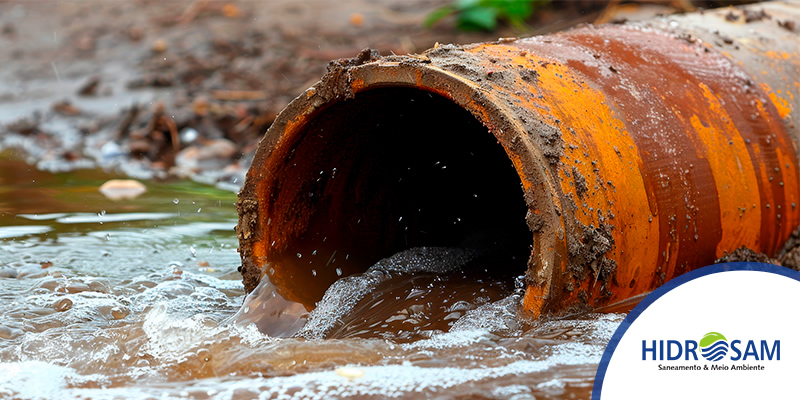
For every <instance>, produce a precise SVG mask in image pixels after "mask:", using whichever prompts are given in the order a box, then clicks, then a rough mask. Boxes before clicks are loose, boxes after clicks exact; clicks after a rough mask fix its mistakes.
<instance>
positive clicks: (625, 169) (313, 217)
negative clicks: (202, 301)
mask: <svg viewBox="0 0 800 400" xmlns="http://www.w3.org/2000/svg"><path fill="white" fill-rule="evenodd" d="M761 10H763V12H761ZM790 21H800V6H799V5H798V4H797V3H784V2H773V3H765V4H759V5H755V6H748V7H744V8H739V9H732V8H731V9H722V10H715V11H706V12H704V13H694V14H688V15H684V16H677V17H668V18H662V19H657V20H654V21H649V22H645V23H635V24H628V25H605V26H599V27H594V26H585V27H581V28H578V29H574V30H571V31H568V32H564V33H557V34H553V35H546V36H540V37H533V38H528V39H520V40H500V41H499V42H495V43H481V44H473V45H467V46H452V45H448V46H438V47H437V48H434V49H431V50H428V51H426V52H425V53H423V54H421V55H411V56H390V57H379V56H377V55H376V54H375V53H373V52H368V51H365V52H362V54H360V55H359V57H357V58H354V59H350V60H339V61H337V62H333V63H332V64H331V67H330V68H329V72H328V73H327V74H326V75H325V76H324V77H323V78H322V80H321V81H320V82H319V83H317V84H316V85H314V86H313V87H311V88H310V89H308V90H306V92H305V93H303V94H302V95H300V96H299V97H298V98H297V99H295V100H294V101H293V102H292V103H291V104H290V105H289V106H288V107H287V108H286V109H285V110H284V111H283V112H282V113H281V114H280V115H279V117H278V118H277V120H276V122H275V123H274V124H273V126H272V127H270V129H269V131H268V132H267V134H266V136H265V137H264V139H263V141H262V143H261V144H260V146H259V149H258V152H257V153H256V156H255V159H254V162H253V165H252V167H251V168H250V171H249V173H248V176H247V181H246V183H245V186H244V188H243V190H242V192H241V193H240V198H239V204H238V208H239V213H240V221H239V226H238V234H239V239H240V252H241V256H242V273H243V276H244V283H245V287H246V288H247V289H248V291H250V290H252V289H253V288H254V287H255V285H256V284H257V283H258V281H259V280H260V279H262V277H263V276H264V275H268V276H269V278H270V279H271V280H272V282H273V283H274V284H275V285H276V286H277V287H278V288H279V289H280V290H281V292H282V293H283V294H284V296H285V297H287V298H288V299H291V300H294V301H300V302H302V303H304V304H306V305H307V306H308V307H313V305H314V302H315V301H317V300H319V298H320V297H321V296H322V293H323V292H324V290H325V288H326V287H327V286H328V285H329V284H330V283H332V282H333V281H334V280H335V279H337V278H338V276H342V275H347V274H352V273H355V272H359V271H363V270H365V269H366V268H367V267H369V265H371V263H373V262H375V261H377V260H378V259H380V258H383V257H386V256H388V255H390V254H392V252H394V251H397V250H399V249H402V248H403V247H404V246H410V245H412V244H422V245H427V244H430V245H436V244H439V242H441V241H443V240H444V239H446V237H447V235H457V234H459V231H458V230H457V229H455V228H452V227H450V228H441V229H440V228H438V226H439V225H437V224H436V223H438V222H441V224H442V226H444V225H446V224H447V223H449V222H446V223H445V222H443V221H444V220H445V219H447V218H450V217H452V215H450V216H448V217H447V218H444V217H442V221H439V220H437V219H436V218H437V217H435V216H423V215H422V213H423V212H424V211H422V208H423V207H420V214H419V215H418V214H414V212H413V210H410V208H411V207H406V206H405V205H404V204H406V203H407V202H412V203H413V202H414V201H419V202H421V203H419V204H425V206H426V207H427V206H428V205H429V202H433V201H434V200H419V199H416V200H415V198H414V196H410V195H408V193H407V192H406V191H404V189H403V188H405V187H399V186H397V185H398V184H393V183H392V184H389V183H385V182H389V181H390V180H391V181H392V182H394V180H395V179H396V178H398V177H400V178H399V179H400V180H401V181H402V178H403V175H401V174H400V175H398V174H399V173H397V172H396V171H395V170H394V169H392V168H394V165H395V164H397V163H401V162H406V161H407V159H406V158H403V157H401V156H398V155H397V154H396V153H397V152H393V150H392V149H394V148H398V149H402V152H406V153H409V154H408V159H416V158H415V154H416V153H418V152H419V153H420V154H421V155H420V157H422V159H424V158H425V157H435V155H436V154H437V152H438V154H442V156H443V157H445V156H447V155H452V154H455V153H459V154H461V153H463V154H467V153H471V154H475V153H474V152H473V151H472V150H470V149H473V148H474V149H475V151H478V152H483V151H487V152H489V151H490V150H485V149H487V148H496V149H501V150H502V151H501V153H500V154H501V158H503V157H502V155H503V154H504V155H505V157H504V159H505V160H510V163H511V164H512V165H513V170H514V171H515V172H516V174H513V173H512V175H513V179H515V180H516V182H521V184H522V185H521V187H522V189H521V190H520V189H519V184H518V183H517V184H516V185H511V186H516V187H514V188H512V189H508V190H510V191H509V193H511V192H513V191H516V193H518V194H519V195H520V196H518V197H519V198H520V200H519V201H520V202H522V201H523V200H521V199H524V203H523V204H524V205H523V206H522V207H523V209H522V211H521V213H517V214H514V212H516V211H514V212H512V211H508V212H507V210H505V208H506V207H504V206H503V205H502V203H499V202H493V200H492V201H488V202H487V203H481V204H479V205H477V206H476V207H477V208H475V209H477V210H479V211H480V210H483V212H482V213H481V212H477V213H475V214H478V215H489V216H490V217H489V218H484V219H480V220H479V221H478V222H474V224H476V225H475V226H479V225H480V226H481V227H486V226H488V227H491V228H500V229H501V230H502V229H504V228H503V226H504V225H503V224H502V223H498V224H496V225H492V224H493V223H494V222H493V219H492V217H493V216H497V219H498V220H500V219H502V220H504V221H505V220H506V218H511V216H516V217H518V219H519V220H520V221H523V220H524V221H525V222H524V224H525V225H524V226H525V227H526V228H527V229H526V231H523V232H522V233H521V235H522V236H523V239H524V241H525V242H526V243H527V244H528V246H529V247H526V248H525V253H526V254H528V253H529V254H528V255H529V260H528V263H527V266H526V267H524V268H525V269H526V279H527V287H526V294H525V297H524V300H523V309H524V310H526V311H528V312H530V313H532V314H533V315H535V316H538V315H541V314H542V313H558V312H564V311H570V310H584V309H589V308H597V307H601V306H606V305H609V304H615V303H619V302H623V301H625V300H626V299H630V298H632V297H634V296H637V295H639V294H642V293H647V292H649V291H651V290H653V289H654V288H656V287H658V286H659V285H661V284H663V283H664V282H666V281H668V280H670V279H672V278H673V277H675V276H677V275H679V274H682V273H684V272H686V271H689V270H691V269H693V268H698V267H701V266H704V265H707V264H710V263H712V262H713V261H714V260H715V259H717V258H718V257H721V256H723V255H724V254H725V253H726V252H730V251H732V250H734V249H736V248H738V247H740V246H747V247H749V248H750V249H753V250H755V251H758V252H763V253H766V254H768V255H773V254H775V253H776V252H777V251H778V250H779V248H780V247H781V245H782V244H783V243H784V241H785V240H786V239H787V238H788V237H789V235H790V233H791V232H792V231H793V230H794V229H795V228H796V227H797V226H798V223H800V210H798V207H797V203H798V202H800V180H799V179H798V176H799V175H798V174H799V172H798V156H797V154H798V153H797V151H798V147H797V140H798V137H800V136H799V134H800V132H798V129H799V128H798V126H797V121H798V120H800V114H799V113H800V53H799V51H800V36H799V35H798V33H797V32H796V31H793V30H792V29H793V28H792V27H793V26H794V25H792V24H793V23H792V22H790ZM428 94H430V95H429V96H428V97H430V98H431V99H432V100H427V98H426V97H425V95H428ZM398 99H404V100H402V101H401V100H398ZM437 99H440V100H437ZM414 101H418V102H422V101H426V102H427V103H425V104H426V105H425V106H424V107H421V108H413V107H412V106H410V105H409V104H411V102H414ZM433 107H442V110H443V111H442V112H441V116H442V118H445V117H447V118H448V119H449V121H445V122H444V123H443V122H442V121H441V119H442V118H439V117H438V116H437V113H436V110H433V111H431V110H430V109H431V108H433ZM448 107H451V108H454V109H453V110H451V109H450V108H448ZM445 109H446V110H447V111H444V110H445ZM455 109H457V110H455ZM463 110H466V112H463ZM459 112H463V115H462V114H459ZM467 112H468V113H467ZM406 114H408V115H413V116H414V118H418V119H419V121H417V123H416V124H414V123H411V122H403V123H402V124H403V131H402V132H396V131H392V130H391V129H393V128H392V125H395V124H396V123H397V122H396V121H405V119H404V118H406ZM384 116H391V118H393V119H394V120H392V119H389V120H386V118H384ZM382 118H383V119H382ZM469 119H474V120H475V121H477V126H478V127H479V128H480V129H482V130H483V132H482V133H481V134H479V135H477V136H481V137H488V138H490V140H489V141H490V142H492V143H495V142H496V143H499V146H497V145H493V144H492V143H489V144H488V145H485V144H482V143H483V142H480V141H479V139H473V136H471V135H472V133H470V132H472V131H474V130H475V128H474V127H473V126H472V125H469V123H468V122H464V121H467V120H469ZM395 120H396V121H395ZM381 123H383V127H380V126H381ZM448 124H450V125H453V126H457V130H458V131H459V132H464V133H463V135H462V134H461V133H459V132H455V133H453V132H449V131H448V128H447V127H448ZM463 124H466V125H463ZM376 125H377V126H376ZM385 129H389V131H391V134H389V133H386V132H389V131H385ZM480 129H479V130H480ZM487 131H488V132H487ZM404 132H405V133H404ZM419 132H422V133H419ZM489 132H490V133H491V134H492V135H493V137H492V136H491V135H489ZM448 135H449V136H448ZM440 136H443V137H444V136H446V137H447V139H446V140H445V139H441V140H439V139H438V138H439V137H440ZM407 141H416V143H414V144H413V145H409V144H408V143H407ZM462 141H463V142H468V143H471V144H470V145H463V146H462V147H456V149H457V150H453V151H450V150H448V149H449V148H450V147H449V146H450V145H451V144H452V143H459V142H462ZM428 145H430V146H436V149H435V151H429V152H427V151H426V150H424V149H425V148H426V146H428ZM470 146H472V147H470ZM420 149H423V150H420ZM398 151H400V150H398ZM492 154H493V153H492ZM481 155H482V156H485V157H486V158H485V159H487V160H488V159H492V160H496V159H494V158H491V157H493V156H492V155H491V154H490V153H486V154H484V153H481ZM452 157H455V156H452ZM465 157H466V156H465ZM452 159H453V160H455V158H452ZM432 160H433V159H432V158H430V159H429V161H432ZM407 162H411V161H407ZM505 162H506V163H508V161H505ZM492 163H497V161H493V162H492ZM490 164H491V163H489V162H488V161H487V162H486V163H485V165H484V164H482V161H481V160H473V161H469V162H464V163H461V164H459V165H461V167H463V168H465V169H464V171H472V172H470V174H472V175H471V177H470V178H469V179H467V178H464V177H463V176H462V177H460V178H454V179H459V180H458V184H455V185H452V186H447V182H449V180H448V179H447V178H446V177H445V178H442V177H434V176H433V173H432V172H425V173H420V174H417V175H414V179H417V180H421V179H425V178H426V177H427V178H429V179H431V180H434V181H433V182H432V183H428V184H425V185H424V186H411V187H412V188H413V187H424V188H426V190H435V189H436V187H437V186H439V185H444V186H447V191H444V192H441V196H446V195H448V193H451V192H452V193H455V192H458V193H460V191H462V189H463V188H464V187H469V186H470V185H471V184H472V183H473V181H471V180H470V179H473V178H474V185H475V186H481V185H488V186H486V188H487V189H486V190H485V191H484V192H485V193H487V194H488V195H489V197H490V198H491V197H492V196H493V195H492V193H499V192H498V191H499V190H500V186H497V187H495V186H492V185H493V182H492V179H491V178H489V179H485V178H484V177H483V175H482V173H480V172H474V171H480V170H481V169H482V168H484V167H485V168H488V169H489V170H491V171H494V172H497V173H498V174H502V173H503V172H502V171H503V169H502V168H501V167H497V168H496V169H491V167H490V166H489V165H490ZM500 164H502V162H500ZM404 165H405V164H404ZM420 165H422V164H420ZM425 165H427V164H425ZM474 165H478V166H479V167H478V168H477V169H476V168H475V167H474ZM414 167H415V168H416V167H418V165H416V164H414ZM408 168H409V170H411V167H410V166H409V167H408ZM470 168H472V169H470ZM376 171H377V172H376ZM382 171H383V172H382ZM462 175H463V174H462ZM498 185H499V184H498ZM467 192H468V189H464V193H467ZM484 192H482V193H484ZM437 193H438V192H437ZM476 194H477V193H476ZM422 195H424V194H422ZM437 196H439V195H437ZM431 197H435V196H431ZM495 197H497V196H495ZM498 198H499V197H498ZM453 199H454V201H452V202H451V203H449V204H451V205H453V207H455V208H456V209H457V210H458V211H467V210H472V209H469V208H468V206H467V205H466V204H467V201H466V200H463V201H462V200H461V199H462V198H461V197H458V198H456V197H454V198H453ZM414 204H417V203H414ZM431 207H434V208H435V209H436V210H437V211H436V212H435V213H434V214H437V215H445V214H447V212H448V210H449V209H448V208H447V207H444V206H441V204H439V203H435V204H433V203H431ZM437 207H438V208H437ZM508 208H509V209H511V208H513V207H510V206H509V207H508ZM465 215H466V214H465ZM401 217H406V220H405V221H408V220H409V219H414V218H416V220H415V221H416V222H401V221H402V218H401ZM398 218H399V219H400V220H401V221H398ZM420 221H422V222H420ZM447 221H450V219H447ZM414 224H416V225H414ZM454 224H455V222H454ZM509 226H510V225H509ZM454 229H455V230H454ZM432 231H436V232H438V233H436V234H433V233H431V232H432ZM409 241H410V242H409Z"/></svg>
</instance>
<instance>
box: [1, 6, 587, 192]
mask: <svg viewBox="0 0 800 400" xmlns="http://www.w3.org/2000/svg"><path fill="white" fill-rule="evenodd" d="M445 3H446V2H444V1H441V0H440V1H433V0H411V1H406V0H381V1H369V0H354V1H347V2H334V1H305V2H297V1H288V0H270V1H261V2H246V1H242V2H237V1H170V2H159V1H147V0H140V1H130V2H99V1H80V2H0V55H2V59H3V67H2V69H0V149H11V151H13V152H14V153H16V154H18V155H21V156H24V157H26V158H27V160H28V162H29V163H31V164H36V165H37V166H38V167H39V168H40V169H44V170H50V171H63V170H70V169H73V168H90V167H98V166H99V167H101V168H104V169H109V170H114V171H117V172H121V173H122V174H125V175H129V176H132V177H136V178H145V179H147V178H158V179H166V178H168V177H175V176H177V177H187V176H188V177H192V178H195V179H199V180H201V181H204V182H208V183H212V184H218V185H221V186H225V187H228V188H230V189H231V190H236V189H237V188H238V187H239V186H240V185H241V181H242V178H243V175H244V173H245V171H246V170H247V168H248V166H249V160H250V159H251V157H252V154H253V152H254V150H255V147H256V146H257V143H258V140H259V139H260V137H261V136H262V134H263V133H264V132H265V131H266V129H267V128H268V127H269V125H270V124H271V123H272V121H273V120H274V118H275V116H276V114H277V113H278V112H279V111H280V110H281V109H282V108H283V107H284V106H285V105H286V104H287V103H288V102H289V101H290V100H291V99H292V98H293V97H295V96H296V95H298V94H300V93H302V91H303V90H305V89H306V88H307V87H309V86H311V85H312V84H313V83H314V82H316V81H317V80H318V79H319V78H320V77H321V76H322V75H323V73H324V72H325V68H326V66H327V64H328V62H329V61H330V60H333V59H337V58H342V57H352V56H354V55H356V54H357V53H358V52H359V51H360V50H361V49H363V48H366V47H370V48H375V49H377V50H379V51H380V52H381V53H382V54H389V53H396V54H404V53H413V52H421V51H423V50H425V49H427V48H429V47H432V46H433V45H434V44H435V43H436V42H440V43H470V42H478V41H486V40H495V39H497V38H498V37H501V36H512V35H518V34H521V33H522V32H515V31H513V30H512V29H510V28H508V27H502V28H501V29H499V30H498V31H496V32H491V33H460V32H458V31H456V30H455V29H454V28H453V23H452V20H445V21H443V22H442V23H440V24H438V25H436V26H435V27H434V28H433V29H425V28H423V26H422V21H423V19H424V18H425V16H426V15H427V14H428V13H429V12H430V11H431V10H434V9H436V8H437V7H439V6H441V5H442V4H445ZM592 3H593V2H587V5H586V6H580V7H578V6H576V5H567V6H561V7H556V8H554V9H550V10H545V11H544V12H542V13H539V14H537V16H536V17H535V18H534V19H532V20H531V22H530V26H531V29H530V31H529V32H527V34H532V33H536V32H541V31H552V30H558V29H563V28H566V27H569V26H571V25H575V24H577V23H580V22H589V21H592V20H593V19H595V18H597V16H598V15H599V13H600V12H601V11H602V10H603V7H602V3H600V4H599V6H598V4H592ZM539 20H540V21H546V23H539V22H537V21H539Z"/></svg>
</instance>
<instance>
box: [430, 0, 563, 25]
mask: <svg viewBox="0 0 800 400" xmlns="http://www.w3.org/2000/svg"><path fill="white" fill-rule="evenodd" d="M549 2H550V0H455V1H453V2H452V3H450V4H447V5H445V6H442V7H439V8H437V9H436V10H434V11H432V12H431V13H430V14H428V16H427V17H426V18H425V21H424V22H423V24H424V25H425V27H428V28H430V27H431V26H433V25H434V24H436V23H437V22H439V21H440V20H441V19H442V18H444V17H447V16H449V15H453V14H455V15H456V27H457V28H458V29H460V30H462V31H477V30H484V31H493V30H494V29H495V28H497V21H498V20H501V19H502V20H505V21H507V22H508V24H509V25H511V27H512V28H514V29H516V30H519V31H524V30H526V28H527V26H526V25H525V20H526V19H528V18H529V17H530V16H531V15H532V14H533V12H534V11H535V10H536V9H537V8H538V7H540V6H542V5H544V4H546V3H549Z"/></svg>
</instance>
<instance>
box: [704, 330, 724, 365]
mask: <svg viewBox="0 0 800 400" xmlns="http://www.w3.org/2000/svg"><path fill="white" fill-rule="evenodd" d="M700 349H701V350H700V354H702V355H703V358H705V359H706V360H708V361H719V360H721V359H722V357H725V355H726V354H728V339H725V336H723V335H722V334H721V333H719V332H709V333H706V334H705V336H703V338H702V339H700Z"/></svg>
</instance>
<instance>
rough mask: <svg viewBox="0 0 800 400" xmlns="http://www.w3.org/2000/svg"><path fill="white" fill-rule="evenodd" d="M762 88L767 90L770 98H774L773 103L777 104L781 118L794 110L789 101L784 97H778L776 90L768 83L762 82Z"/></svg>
mask: <svg viewBox="0 0 800 400" xmlns="http://www.w3.org/2000/svg"><path fill="white" fill-rule="evenodd" d="M761 88H762V89H764V91H765V92H767V95H768V96H769V99H770V100H772V104H773V105H775V108H776V109H777V110H778V115H780V116H781V118H786V117H787V116H788V115H789V114H790V113H791V112H792V106H790V105H789V102H788V101H786V100H784V99H783V98H782V97H778V95H777V94H776V93H775V91H773V90H772V88H770V87H769V85H768V84H767V83H762V84H761ZM790 96H791V94H790Z"/></svg>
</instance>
